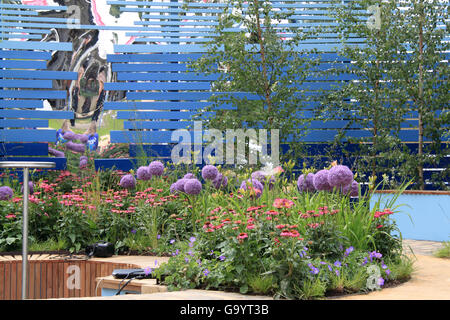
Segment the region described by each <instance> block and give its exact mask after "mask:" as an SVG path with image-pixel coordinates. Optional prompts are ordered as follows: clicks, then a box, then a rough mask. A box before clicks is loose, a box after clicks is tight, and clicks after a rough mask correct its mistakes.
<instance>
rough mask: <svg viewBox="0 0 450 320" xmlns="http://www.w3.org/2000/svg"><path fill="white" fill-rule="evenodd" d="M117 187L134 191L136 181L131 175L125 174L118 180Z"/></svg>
mask: <svg viewBox="0 0 450 320" xmlns="http://www.w3.org/2000/svg"><path fill="white" fill-rule="evenodd" d="M119 185H120V186H121V187H122V188H125V189H134V188H135V187H136V179H135V178H134V176H133V175H132V174H126V175H124V176H123V177H122V179H120V182H119Z"/></svg>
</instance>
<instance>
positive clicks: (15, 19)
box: [0, 16, 80, 24]
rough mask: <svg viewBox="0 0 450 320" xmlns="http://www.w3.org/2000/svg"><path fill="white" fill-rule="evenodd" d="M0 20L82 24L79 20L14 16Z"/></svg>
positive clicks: (1, 17)
mask: <svg viewBox="0 0 450 320" xmlns="http://www.w3.org/2000/svg"><path fill="white" fill-rule="evenodd" d="M0 20H3V21H27V22H28V21H33V22H34V21H36V22H41V21H42V22H58V23H59V22H61V23H68V22H69V23H72V24H76V23H80V20H79V19H72V18H71V19H67V18H53V17H27V16H21V17H14V16H0Z"/></svg>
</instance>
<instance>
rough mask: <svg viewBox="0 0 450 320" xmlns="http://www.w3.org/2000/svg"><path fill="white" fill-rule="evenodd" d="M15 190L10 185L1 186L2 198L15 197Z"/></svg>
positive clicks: (0, 196)
mask: <svg viewBox="0 0 450 320" xmlns="http://www.w3.org/2000/svg"><path fill="white" fill-rule="evenodd" d="M13 195H14V192H13V190H12V189H11V188H10V187H8V186H3V187H0V200H9V199H11V198H12V197H13Z"/></svg>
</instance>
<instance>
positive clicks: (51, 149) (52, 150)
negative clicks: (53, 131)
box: [48, 147, 65, 158]
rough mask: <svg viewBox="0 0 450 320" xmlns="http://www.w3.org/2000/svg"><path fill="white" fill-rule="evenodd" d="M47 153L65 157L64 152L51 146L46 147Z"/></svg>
mask: <svg viewBox="0 0 450 320" xmlns="http://www.w3.org/2000/svg"><path fill="white" fill-rule="evenodd" d="M48 153H49V154H51V155H52V156H55V157H57V158H64V157H65V154H64V152H62V151H59V150H56V149H53V148H50V147H49V148H48Z"/></svg>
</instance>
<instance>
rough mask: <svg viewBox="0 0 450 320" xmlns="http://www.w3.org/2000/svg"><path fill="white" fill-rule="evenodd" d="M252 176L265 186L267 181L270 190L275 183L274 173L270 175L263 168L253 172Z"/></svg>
mask: <svg viewBox="0 0 450 320" xmlns="http://www.w3.org/2000/svg"><path fill="white" fill-rule="evenodd" d="M251 177H252V179H256V180H258V181H259V182H261V183H262V185H263V186H266V183H267V184H268V185H269V190H272V188H273V186H274V184H275V177H274V176H272V175H271V176H270V177H269V175H268V174H267V173H265V172H264V171H262V170H259V171H255V172H253V173H252V176H251Z"/></svg>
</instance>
